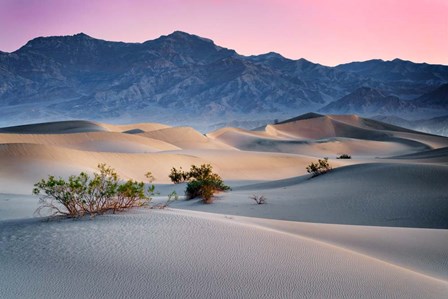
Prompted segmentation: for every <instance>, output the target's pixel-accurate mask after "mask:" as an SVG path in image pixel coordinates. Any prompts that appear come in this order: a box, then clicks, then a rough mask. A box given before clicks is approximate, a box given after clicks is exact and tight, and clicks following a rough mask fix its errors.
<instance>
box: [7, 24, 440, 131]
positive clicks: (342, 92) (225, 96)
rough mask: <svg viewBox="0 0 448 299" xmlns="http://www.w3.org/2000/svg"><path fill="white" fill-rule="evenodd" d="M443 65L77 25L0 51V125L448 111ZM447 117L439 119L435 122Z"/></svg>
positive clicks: (408, 115)
mask: <svg viewBox="0 0 448 299" xmlns="http://www.w3.org/2000/svg"><path fill="white" fill-rule="evenodd" d="M447 83H448V66H444V65H431V64H426V63H413V62H410V61H404V60H400V59H395V60H392V61H383V60H370V61H365V62H353V63H348V64H342V65H338V66H335V67H328V66H324V65H320V64H317V63H313V62H310V61H308V60H305V59H298V60H292V59H288V58H285V57H283V56H281V55H280V54H277V53H273V52H271V53H267V54H262V55H253V56H244V55H240V54H238V53H237V52H236V51H234V50H231V49H227V48H224V47H221V46H218V45H216V44H215V43H214V42H213V41H212V40H210V39H206V38H203V37H199V36H196V35H192V34H188V33H185V32H181V31H176V32H173V33H172V34H169V35H166V36H161V37H159V38H157V39H155V40H150V41H146V42H143V43H123V42H110V41H105V40H100V39H95V38H92V37H90V36H88V35H86V34H84V33H80V34H76V35H73V36H56V37H39V38H35V39H33V40H30V41H29V42H28V43H27V44H26V45H24V46H23V47H21V48H20V49H18V50H17V51H14V52H12V53H5V52H0V106H1V107H2V109H1V111H0V119H1V121H0V125H2V126H7V125H14V124H23V123H26V122H39V121H51V120H64V119H89V120H98V121H108V122H114V123H123V122H135V121H153V122H165V123H168V124H172V125H182V124H186V123H190V124H191V123H192V122H194V123H196V127H197V128H199V129H208V128H210V127H216V126H221V125H225V124H226V123H235V122H236V123H244V124H245V125H246V126H251V124H252V125H258V124H259V123H261V122H265V121H266V120H274V119H286V118H290V117H293V116H296V115H298V114H301V113H304V112H308V111H318V112H324V113H358V114H361V115H363V116H377V117H389V118H392V117H395V118H400V119H402V118H403V119H405V120H406V119H407V120H411V121H412V120H416V119H430V118H431V119H434V118H436V117H438V118H441V117H442V118H443V116H445V115H448V99H447V96H448V95H447V94H448V92H447V89H448V84H447ZM441 123H442V124H443V123H446V122H443V121H442V122H441Z"/></svg>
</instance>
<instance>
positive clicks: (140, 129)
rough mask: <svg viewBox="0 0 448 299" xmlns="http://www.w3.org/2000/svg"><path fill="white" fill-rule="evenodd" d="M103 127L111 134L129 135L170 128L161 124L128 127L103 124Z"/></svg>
mask: <svg viewBox="0 0 448 299" xmlns="http://www.w3.org/2000/svg"><path fill="white" fill-rule="evenodd" d="M101 126H102V127H103V128H105V129H107V130H108V131H111V132H120V133H129V134H136V133H143V132H150V131H156V130H160V129H166V128H169V127H170V126H168V125H164V124H159V123H139V124H128V125H111V124H104V123H103V124H101Z"/></svg>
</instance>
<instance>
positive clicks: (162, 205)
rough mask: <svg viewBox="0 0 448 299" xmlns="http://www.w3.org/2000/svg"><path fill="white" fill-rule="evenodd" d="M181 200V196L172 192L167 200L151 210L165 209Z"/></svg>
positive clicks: (155, 205)
mask: <svg viewBox="0 0 448 299" xmlns="http://www.w3.org/2000/svg"><path fill="white" fill-rule="evenodd" d="M178 199H179V196H178V195H177V193H176V191H173V192H171V193H170V194H168V197H167V200H166V201H165V202H163V203H158V204H154V205H152V206H151V209H164V208H166V207H168V206H169V205H170V204H171V203H172V202H173V201H176V200H178Z"/></svg>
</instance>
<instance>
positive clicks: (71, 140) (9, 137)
mask: <svg viewBox="0 0 448 299" xmlns="http://www.w3.org/2000/svg"><path fill="white" fill-rule="evenodd" d="M7 143H32V144H42V145H51V146H58V147H65V148H70V149H77V150H84V151H97V152H117V153H147V152H158V151H170V150H179V148H178V147H176V146H174V145H172V144H169V143H166V142H164V141H161V140H157V139H152V138H144V137H141V136H137V135H130V134H122V133H115V132H89V133H73V134H0V144H7Z"/></svg>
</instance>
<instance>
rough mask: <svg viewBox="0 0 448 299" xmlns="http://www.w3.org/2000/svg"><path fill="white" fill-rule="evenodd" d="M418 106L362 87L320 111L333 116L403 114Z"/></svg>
mask: <svg viewBox="0 0 448 299" xmlns="http://www.w3.org/2000/svg"><path fill="white" fill-rule="evenodd" d="M416 108H417V107H416V106H415V105H414V104H413V103H412V102H411V101H404V100H400V99H399V98H398V97H396V96H391V95H387V94H385V93H384V92H381V91H379V90H376V89H373V88H370V87H361V88H358V89H356V90H355V91H354V92H352V93H350V94H348V95H346V96H344V97H342V98H341V99H339V100H337V101H334V102H332V103H330V104H328V105H326V106H325V107H323V108H321V109H319V112H323V113H333V114H351V113H355V114H361V115H364V116H367V115H369V116H370V115H376V114H388V115H390V114H402V113H407V112H413V111H415V110H416Z"/></svg>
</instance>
